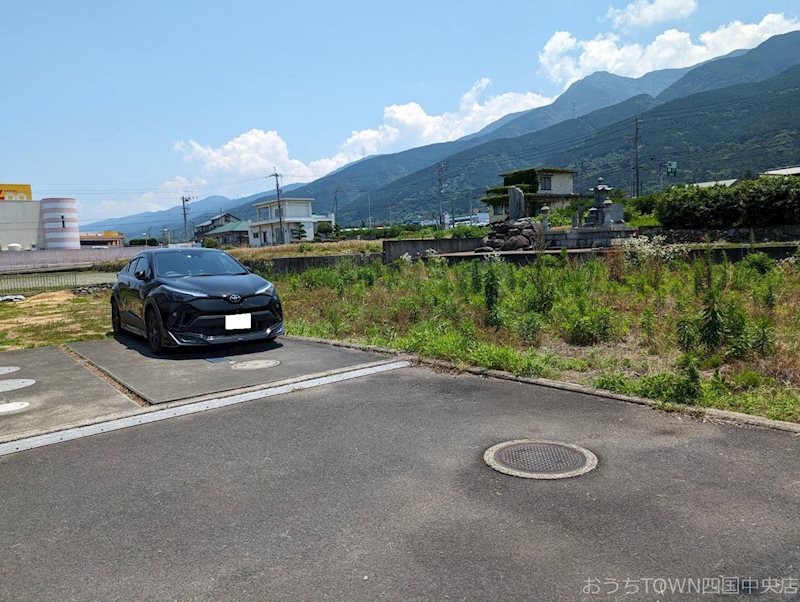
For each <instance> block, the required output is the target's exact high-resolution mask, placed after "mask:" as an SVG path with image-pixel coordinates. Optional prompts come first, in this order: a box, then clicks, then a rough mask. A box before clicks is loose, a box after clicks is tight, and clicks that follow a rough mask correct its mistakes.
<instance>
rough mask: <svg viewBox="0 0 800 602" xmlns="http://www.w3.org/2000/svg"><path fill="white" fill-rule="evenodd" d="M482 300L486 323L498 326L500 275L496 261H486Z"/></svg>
mask: <svg viewBox="0 0 800 602" xmlns="http://www.w3.org/2000/svg"><path fill="white" fill-rule="evenodd" d="M483 300H484V304H485V306H486V325H487V326H494V327H495V328H498V327H499V326H500V325H501V320H500V315H499V312H498V303H499V301H500V276H499V275H498V267H497V264H496V262H491V261H490V262H487V265H486V273H485V275H484V284H483Z"/></svg>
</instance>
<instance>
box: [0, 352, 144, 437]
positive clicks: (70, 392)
mask: <svg viewBox="0 0 800 602" xmlns="http://www.w3.org/2000/svg"><path fill="white" fill-rule="evenodd" d="M14 368H17V369H16V370H14ZM4 384H5V385H7V386H4ZM3 406H6V407H7V408H12V409H13V411H10V412H5V411H2V410H3V409H4V407H3ZM135 408H136V405H135V404H134V403H133V402H132V401H131V400H130V399H128V398H127V397H125V396H124V395H122V394H121V393H120V392H119V391H117V390H116V389H115V388H114V387H112V386H111V385H109V384H108V383H106V382H105V381H103V380H101V379H100V378H99V377H98V376H96V375H95V374H92V373H91V372H90V371H89V370H87V369H86V368H84V367H83V366H81V365H80V364H79V363H78V362H76V361H75V360H74V359H72V358H71V357H70V356H68V355H67V354H66V353H64V352H63V351H61V350H60V349H56V348H53V347H48V348H44V349H26V350H24V351H7V352H5V353H0V441H8V440H11V439H16V438H19V437H22V436H25V435H26V434H30V433H38V432H43V431H51V430H56V429H58V428H62V427H64V426H67V425H71V424H76V423H84V422H87V421H93V420H97V419H101V418H103V417H107V416H111V415H114V414H118V413H120V412H125V411H128V410H132V409H135Z"/></svg>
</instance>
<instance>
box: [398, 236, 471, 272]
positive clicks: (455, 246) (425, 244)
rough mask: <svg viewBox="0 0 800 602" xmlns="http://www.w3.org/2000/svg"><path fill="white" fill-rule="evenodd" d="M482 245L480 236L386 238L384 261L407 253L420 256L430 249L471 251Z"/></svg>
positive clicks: (457, 251) (437, 251)
mask: <svg viewBox="0 0 800 602" xmlns="http://www.w3.org/2000/svg"><path fill="white" fill-rule="evenodd" d="M480 245H481V239H480V238H410V239H407V240H384V241H383V263H385V264H387V265H388V264H390V263H392V262H393V261H396V260H398V259H400V258H401V257H402V256H403V255H405V254H406V253H407V254H408V255H410V256H411V257H414V258H418V257H422V256H424V255H425V252H426V251H428V250H429V249H432V250H434V251H436V253H437V254H440V255H441V254H442V253H464V252H469V251H472V250H474V249H475V247H479V246H480Z"/></svg>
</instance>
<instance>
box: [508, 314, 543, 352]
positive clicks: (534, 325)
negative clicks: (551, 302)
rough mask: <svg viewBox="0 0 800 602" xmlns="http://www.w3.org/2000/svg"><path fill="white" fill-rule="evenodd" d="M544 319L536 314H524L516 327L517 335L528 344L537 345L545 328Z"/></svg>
mask: <svg viewBox="0 0 800 602" xmlns="http://www.w3.org/2000/svg"><path fill="white" fill-rule="evenodd" d="M544 324H545V322H544V318H543V317H542V316H541V315H540V314H537V313H536V312H529V313H526V314H523V315H522V317H521V318H519V319H518V320H517V322H516V324H515V325H514V327H515V330H516V331H517V334H518V335H519V336H520V338H521V339H522V340H523V341H525V342H526V343H530V344H531V345H537V344H538V343H539V338H540V336H541V333H542V328H544Z"/></svg>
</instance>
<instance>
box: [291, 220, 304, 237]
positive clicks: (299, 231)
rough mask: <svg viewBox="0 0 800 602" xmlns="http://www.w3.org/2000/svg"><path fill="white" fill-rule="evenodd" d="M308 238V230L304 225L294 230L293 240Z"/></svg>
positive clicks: (299, 225)
mask: <svg viewBox="0 0 800 602" xmlns="http://www.w3.org/2000/svg"><path fill="white" fill-rule="evenodd" d="M305 238H306V229H305V227H304V226H303V224H298V225H297V228H295V229H294V230H292V239H294V240H298V241H299V240H305Z"/></svg>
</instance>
